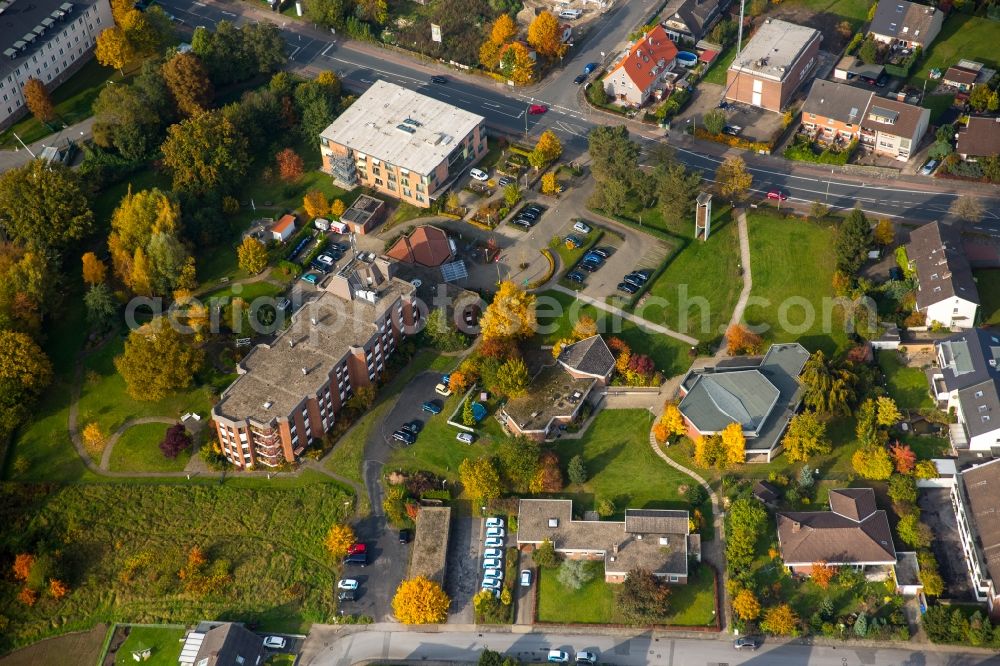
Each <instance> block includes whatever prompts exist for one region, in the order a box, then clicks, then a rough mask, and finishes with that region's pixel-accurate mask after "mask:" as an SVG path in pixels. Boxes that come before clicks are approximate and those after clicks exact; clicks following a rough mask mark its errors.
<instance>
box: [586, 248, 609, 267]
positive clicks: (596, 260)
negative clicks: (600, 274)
mask: <svg viewBox="0 0 1000 666" xmlns="http://www.w3.org/2000/svg"><path fill="white" fill-rule="evenodd" d="M583 260H584V261H586V262H587V263H589V264H597V265H598V266H600V265H601V264H603V263H604V257H602V256H601V255H599V254H597V253H596V252H594V251H590V252H588V253H587V254H585V255H583Z"/></svg>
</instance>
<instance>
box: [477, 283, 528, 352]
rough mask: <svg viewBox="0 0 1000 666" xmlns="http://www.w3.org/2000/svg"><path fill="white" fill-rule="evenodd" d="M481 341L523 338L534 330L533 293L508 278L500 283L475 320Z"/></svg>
mask: <svg viewBox="0 0 1000 666" xmlns="http://www.w3.org/2000/svg"><path fill="white" fill-rule="evenodd" d="M479 326H480V328H481V331H482V337H483V340H512V339H515V338H526V337H529V336H531V335H532V334H533V333H534V331H535V296H534V295H533V294H529V293H527V292H526V291H524V290H523V289H521V288H520V287H518V286H517V285H516V284H514V283H513V282H511V281H509V280H505V281H504V282H501V283H500V288H499V289H498V290H497V293H496V296H494V297H493V302H492V303H490V304H489V305H488V306H487V307H486V311H485V312H484V313H483V316H482V318H481V319H480V320H479Z"/></svg>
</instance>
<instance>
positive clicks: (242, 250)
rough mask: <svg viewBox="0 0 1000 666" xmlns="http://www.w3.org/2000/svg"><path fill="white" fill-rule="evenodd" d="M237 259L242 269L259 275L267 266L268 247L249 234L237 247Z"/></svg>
mask: <svg viewBox="0 0 1000 666" xmlns="http://www.w3.org/2000/svg"><path fill="white" fill-rule="evenodd" d="M236 256H237V261H238V263H239V266H240V268H241V269H243V270H245V271H246V272H247V273H249V274H250V275H257V273H260V272H261V271H262V270H264V269H265V268H267V248H266V247H264V244H263V243H261V242H260V241H259V240H257V239H256V238H254V237H253V236H247V237H245V238H244V239H243V242H242V243H240V245H239V247H237V248H236Z"/></svg>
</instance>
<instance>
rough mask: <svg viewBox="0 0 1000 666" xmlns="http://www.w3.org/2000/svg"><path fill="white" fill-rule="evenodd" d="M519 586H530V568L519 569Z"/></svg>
mask: <svg viewBox="0 0 1000 666" xmlns="http://www.w3.org/2000/svg"><path fill="white" fill-rule="evenodd" d="M521 587H531V570H530V569H522V570H521Z"/></svg>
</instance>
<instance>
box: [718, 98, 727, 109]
mask: <svg viewBox="0 0 1000 666" xmlns="http://www.w3.org/2000/svg"><path fill="white" fill-rule="evenodd" d="M719 108H720V109H728V108H729V102H727V101H726V100H722V101H720V102H719Z"/></svg>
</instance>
